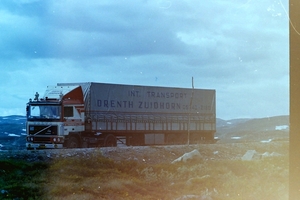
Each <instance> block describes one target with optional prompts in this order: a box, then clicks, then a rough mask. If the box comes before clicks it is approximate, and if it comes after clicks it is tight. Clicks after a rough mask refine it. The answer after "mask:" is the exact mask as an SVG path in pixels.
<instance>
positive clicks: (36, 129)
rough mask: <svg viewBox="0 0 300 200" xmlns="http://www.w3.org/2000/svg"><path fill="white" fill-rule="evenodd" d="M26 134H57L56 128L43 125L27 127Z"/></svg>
mask: <svg viewBox="0 0 300 200" xmlns="http://www.w3.org/2000/svg"><path fill="white" fill-rule="evenodd" d="M28 133H29V135H43V136H46V135H57V133H58V127H57V126H52V125H46V126H45V125H43V126H36V125H30V126H29V127H28Z"/></svg>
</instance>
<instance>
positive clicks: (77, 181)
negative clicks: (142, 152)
mask: <svg viewBox="0 0 300 200" xmlns="http://www.w3.org/2000/svg"><path fill="white" fill-rule="evenodd" d="M0 177H1V178H0V190H1V191H2V192H1V194H0V195H1V196H0V199H67V200H68V199H176V198H180V197H183V196H185V195H188V196H189V197H194V198H195V199H200V198H202V197H203V196H209V197H211V198H212V199H214V200H218V199H219V200H224V199H225V200H226V199H241V200H247V199H249V200H250V199H251V200H252V199H272V200H276V199H278V200H279V199H280V200H282V199H287V198H288V156H279V157H268V158H263V159H260V160H253V161H242V160H198V161H192V162H188V163H176V164H168V163H161V164H152V165H149V164H148V165H146V164H145V163H138V162H136V161H118V162H116V161H113V160H111V159H108V158H105V157H103V156H102V155H101V153H95V154H93V155H89V156H81V157H68V158H56V159H54V160H53V162H51V163H48V164H47V163H41V162H34V163H29V162H26V161H20V160H1V161H0Z"/></svg>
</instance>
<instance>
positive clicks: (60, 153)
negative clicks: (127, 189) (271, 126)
mask: <svg viewBox="0 0 300 200" xmlns="http://www.w3.org/2000/svg"><path fill="white" fill-rule="evenodd" d="M195 149H197V150H198V151H199V152H200V154H201V157H202V159H204V160H220V159H226V160H235V159H241V158H242V156H243V155H244V154H245V153H246V152H247V151H248V150H255V151H256V152H257V154H264V153H266V152H268V153H269V154H271V153H273V154H274V153H275V154H276V155H285V156H286V155H288V152H289V149H288V140H281V141H270V142H261V141H251V142H232V143H222V142H217V143H215V144H198V145H169V146H133V147H105V148H90V149H52V150H33V151H27V150H23V151H21V150H20V151H11V150H10V151H0V158H15V159H24V160H28V161H51V160H53V159H55V158H58V157H79V156H89V155H92V154H95V153H101V154H102V155H103V156H105V157H108V158H111V159H113V160H115V161H122V160H134V161H137V162H143V163H149V164H157V163H171V162H172V161H173V160H175V159H177V158H178V157H180V156H182V155H183V154H184V153H188V152H191V151H193V150H195Z"/></svg>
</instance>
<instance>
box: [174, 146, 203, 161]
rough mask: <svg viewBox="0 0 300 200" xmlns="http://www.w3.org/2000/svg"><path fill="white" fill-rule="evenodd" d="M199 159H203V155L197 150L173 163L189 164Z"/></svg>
mask: <svg viewBox="0 0 300 200" xmlns="http://www.w3.org/2000/svg"><path fill="white" fill-rule="evenodd" d="M198 158H201V154H200V152H199V151H198V150H197V149H195V150H193V151H191V152H188V153H185V154H183V155H182V156H180V157H179V158H177V159H175V160H174V161H173V162H172V163H177V162H187V161H188V160H194V159H198Z"/></svg>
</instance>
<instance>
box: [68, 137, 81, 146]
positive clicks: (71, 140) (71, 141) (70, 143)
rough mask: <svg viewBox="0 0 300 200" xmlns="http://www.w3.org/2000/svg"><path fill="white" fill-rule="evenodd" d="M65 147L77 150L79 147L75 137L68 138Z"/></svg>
mask: <svg viewBox="0 0 300 200" xmlns="http://www.w3.org/2000/svg"><path fill="white" fill-rule="evenodd" d="M67 147H68V148H78V147H79V141H78V139H77V138H76V137H70V138H69V139H68V143H67Z"/></svg>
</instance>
